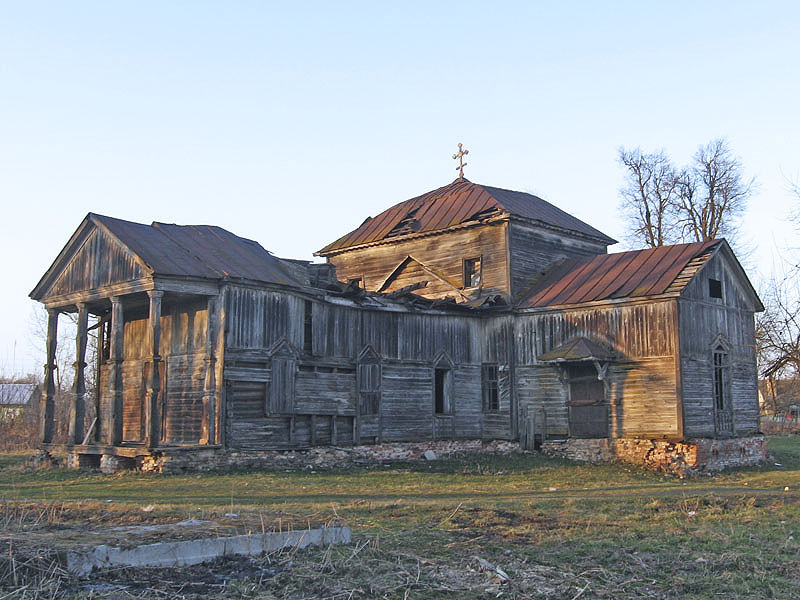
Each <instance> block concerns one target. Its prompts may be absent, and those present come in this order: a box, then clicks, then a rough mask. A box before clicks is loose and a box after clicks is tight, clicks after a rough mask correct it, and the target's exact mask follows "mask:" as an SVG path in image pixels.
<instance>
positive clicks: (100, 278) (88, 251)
mask: <svg viewBox="0 0 800 600" xmlns="http://www.w3.org/2000/svg"><path fill="white" fill-rule="evenodd" d="M143 275H144V272H143V270H142V267H141V265H140V264H139V263H138V261H137V260H136V259H135V258H134V256H133V255H132V254H131V253H130V252H129V251H128V250H126V249H125V248H124V247H123V246H121V245H120V244H119V243H118V242H117V241H116V240H114V239H113V238H111V237H110V236H109V235H107V234H106V233H105V232H103V231H100V230H99V229H94V230H92V231H91V232H89V234H88V236H87V237H86V240H85V241H84V242H83V244H82V245H81V247H80V249H79V250H77V252H75V254H73V255H72V257H71V259H70V262H69V264H68V265H67V266H66V268H65V269H64V271H63V272H62V273H61V274H60V275H59V276H58V278H57V279H56V281H55V282H54V283H53V285H52V287H51V289H50V291H49V293H50V294H51V295H53V296H61V295H66V294H70V293H73V292H84V291H88V290H96V289H98V288H102V287H105V286H108V285H112V284H115V283H120V282H126V281H135V280H137V279H140V278H142V277H143Z"/></svg>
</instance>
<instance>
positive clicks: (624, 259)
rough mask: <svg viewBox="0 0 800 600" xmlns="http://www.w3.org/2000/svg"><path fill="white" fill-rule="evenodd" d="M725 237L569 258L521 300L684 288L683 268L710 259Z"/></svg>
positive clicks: (542, 302)
mask: <svg viewBox="0 0 800 600" xmlns="http://www.w3.org/2000/svg"><path fill="white" fill-rule="evenodd" d="M722 242H723V240H709V241H705V242H694V243H691V244H678V245H675V246H661V247H658V248H648V249H647V250H635V251H632V252H619V253H615V254H601V255H598V256H592V257H584V258H575V259H569V260H565V261H563V262H561V263H559V264H557V265H556V266H554V267H553V268H552V269H551V270H550V271H548V272H547V273H545V275H544V276H543V277H542V278H541V279H540V280H539V281H537V282H535V283H534V285H533V286H532V287H531V288H530V289H529V290H528V291H527V292H526V293H525V294H524V296H523V298H522V300H521V301H520V302H519V303H518V305H517V306H518V307H519V308H541V307H546V306H560V305H569V304H580V303H582V302H592V301H595V300H611V299H615V298H636V297H641V296H654V295H658V294H663V293H665V292H667V290H669V291H670V292H679V291H680V289H675V287H674V286H672V283H673V282H674V281H675V280H676V279H677V278H678V276H679V275H680V274H681V272H682V271H683V270H684V269H685V268H686V267H687V266H689V265H690V264H691V265H692V268H693V269H695V270H696V269H697V268H698V265H697V259H699V258H702V257H705V260H708V258H709V257H710V256H711V252H710V250H711V249H712V248H713V247H716V246H717V245H719V244H721V243H722ZM686 282H688V279H687V280H686ZM681 289H682V288H681Z"/></svg>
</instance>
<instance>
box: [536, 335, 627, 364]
mask: <svg viewBox="0 0 800 600" xmlns="http://www.w3.org/2000/svg"><path fill="white" fill-rule="evenodd" d="M613 358H614V355H613V353H612V352H611V351H610V350H609V349H608V348H606V347H605V346H603V345H602V344H599V343H597V342H593V341H592V340H590V339H589V338H586V337H576V338H572V339H570V340H567V341H566V342H564V343H563V344H561V345H559V346H556V347H555V348H553V349H552V350H550V352H545V353H544V354H541V355H540V356H539V357H538V359H537V360H538V361H539V362H577V361H587V360H597V361H602V362H605V361H609V360H613Z"/></svg>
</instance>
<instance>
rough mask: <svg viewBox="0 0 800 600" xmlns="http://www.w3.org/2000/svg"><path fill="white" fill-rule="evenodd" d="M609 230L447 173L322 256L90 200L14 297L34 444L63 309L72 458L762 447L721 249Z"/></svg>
mask: <svg viewBox="0 0 800 600" xmlns="http://www.w3.org/2000/svg"><path fill="white" fill-rule="evenodd" d="M613 243H615V241H614V240H613V239H611V238H610V237H608V236H607V235H605V234H603V233H601V232H600V231H598V230H596V229H595V228H593V227H591V226H590V225H588V224H586V223H584V222H582V221H580V220H579V219H577V218H575V217H573V216H571V215H569V214H568V213H566V212H564V211H562V210H560V209H559V208H557V207H555V206H553V205H552V204H550V203H548V202H546V201H544V200H542V199H541V198H538V197H536V196H533V195H531V194H527V193H522V192H516V191H511V190H506V189H501V188H496V187H490V186H486V185H479V184H476V183H472V182H470V181H468V180H467V179H464V178H463V176H462V177H461V178H459V179H457V180H455V181H454V182H453V183H450V184H449V185H445V186H444V187H441V188H439V189H436V190H433V191H430V192H427V193H425V194H423V195H421V196H418V197H416V198H412V199H410V200H406V201H404V202H401V203H399V204H396V205H394V206H392V207H391V208H389V209H387V210H385V211H383V212H382V213H380V214H378V215H377V216H375V217H369V218H367V219H366V220H365V221H364V222H363V223H362V224H361V225H360V226H359V227H357V228H356V229H354V230H353V231H351V232H350V233H348V234H346V235H344V236H342V237H341V238H339V239H338V240H336V241H334V242H332V243H330V244H328V245H327V246H325V247H324V248H322V249H321V250H319V251H318V252H317V255H318V256H321V257H324V258H325V259H326V261H327V262H325V263H319V264H317V263H309V262H306V261H296V260H286V259H280V258H277V257H275V256H273V255H272V254H270V253H269V252H268V251H266V250H265V249H264V248H262V247H261V246H260V245H259V244H258V243H257V242H255V241H252V240H247V239H243V238H240V237H238V236H236V235H234V234H232V233H230V232H228V231H226V230H224V229H221V228H219V227H214V226H206V225H202V226H179V225H171V224H165V223H153V224H151V225H144V224H139V223H132V222H127V221H122V220H119V219H114V218H111V217H105V216H101V215H97V214H91V213H90V214H89V215H87V216H86V218H85V219H84V220H83V222H82V223H81V224H80V226H79V227H78V229H77V230H76V231H75V233H74V234H73V235H72V237H71V238H70V240H69V241H68V243H67V245H66V246H65V247H64V249H63V250H62V251H61V253H60V254H59V255H58V257H57V258H56V260H55V262H54V263H53V265H52V266H51V267H50V269H49V270H48V271H47V272H46V273H45V274H44V276H43V277H42V279H41V281H40V282H39V283H38V284H37V285H36V287H35V289H34V290H33V291H32V292H31V297H32V298H34V299H35V300H38V301H40V302H42V303H44V305H45V306H46V307H47V310H48V313H49V315H50V318H49V331H48V344H47V355H48V358H47V366H46V377H45V385H44V391H43V402H42V406H43V411H42V443H43V447H44V449H45V450H48V449H50V448H51V447H52V446H51V444H52V441H53V429H54V423H53V393H54V384H53V372H54V367H55V364H54V356H55V344H56V332H57V325H58V315H59V313H66V312H69V313H77V323H78V327H77V340H76V348H77V360H76V371H75V384H74V389H73V399H72V411H71V416H70V423H69V431H70V438H69V446H68V448H67V449H68V450H69V451H70V452H71V453H72V454H73V455H74V456H76V457H79V458H80V459H81V460H82V461H83V462H91V461H92V460H99V457H105V458H107V457H118V458H119V459H124V460H130V461H139V462H140V463H141V461H142V460H145V459H147V458H148V457H150V458H152V457H163V456H169V455H170V454H175V453H181V454H182V455H186V454H187V453H192V452H197V455H198V456H204V457H208V456H212V455H213V456H219V455H225V453H232V452H235V453H252V454H254V455H257V454H258V453H259V452H266V451H274V450H285V449H302V448H309V447H313V446H322V445H333V446H346V445H351V446H361V445H370V444H387V443H393V442H397V443H402V442H424V441H435V440H518V441H519V442H520V444H521V445H522V446H523V447H524V448H534V447H539V446H540V445H549V446H550V447H561V448H567V455H569V448H573V449H574V448H581V447H586V445H587V444H589V445H592V444H594V447H598V448H600V447H602V448H605V449H606V451H607V452H611V454H610V455H608V454H607V455H606V457H613V452H615V451H617V452H621V450H620V449H621V448H622V447H623V446H624V445H625V444H628V446H630V444H631V443H633V444H634V445H638V446H641V444H642V443H644V444H645V446H646V447H647V448H649V450H648V452H652V449H653V448H656V447H657V446H658V444H662V446H663V445H666V446H667V447H669V448H673V449H674V448H676V447H678V446H680V445H681V444H683V445H684V446H686V445H689V446H691V445H692V444H694V446H693V447H694V448H695V450H694V451H695V453H696V452H697V448H698V447H701V446H702V447H703V448H706V449H708V448H712V450H709V452H712V451H713V457H714V458H718V452H719V450H720V449H722V451H723V454H724V458H725V460H728V461H729V462H727V463H725V465H728V464H744V463H746V462H747V461H751V462H752V460H755V458H753V456H755V455H756V454H759V453H761V454H762V455H763V443H762V442H760V441H759V440H760V439H761V438H760V437H759V416H758V400H757V396H758V392H757V377H756V362H755V338H754V319H753V315H754V312H757V311H760V310H763V307H762V306H761V303H760V301H759V299H758V296H757V295H756V293H755V291H754V289H753V287H752V285H751V284H750V282H749V281H748V278H747V276H746V274H745V273H744V271H743V270H742V267H741V266H740V264H739V263H738V261H737V260H736V258H735V256H734V254H733V252H732V251H731V248H730V246H729V245H728V244H727V243H726V242H725V240H711V241H706V242H698V243H692V244H681V245H676V246H666V247H659V248H653V249H647V250H639V251H631V252H621V253H615V254H608V253H607V247H608V246H609V245H610V244H613ZM90 328H94V329H95V330H96V331H97V332H98V335H99V340H100V342H99V351H98V352H97V362H96V364H92V365H87V364H86V347H87V335H88V334H87V330H89V329H90ZM87 368H93V369H96V370H97V377H96V381H97V382H98V385H97V386H96V393H94V394H92V395H91V397H90V396H89V395H87V392H86V385H85V381H86V379H85V376H86V373H85V371H86V369H87ZM87 407H92V410H91V411H89V412H91V414H96V415H97V419H93V420H92V421H91V422H87V421H89V419H87V418H86V417H85V415H86V414H87ZM621 444H622V445H621ZM698 444H699V446H698ZM704 444H705V445H704ZM753 445H755V446H756V447H757V450H756V451H755V454H753V452H751V451H750V450H748V448H750V447H752V446H753ZM638 446H637V447H638ZM615 448H616V450H614V449H615ZM702 452H703V450H702V448H701V453H702ZM737 457H744V458H743V459H742V460H738V462H737ZM756 458H757V457H756ZM642 460H644V459H642ZM682 460H683V459H682ZM699 460H701V462H702V460H703V459H702V458H701V459H699ZM711 460H712V455H711V454H708V459H707V461H706V462H708V461H711ZM730 461H732V462H730ZM700 466H702V465H700Z"/></svg>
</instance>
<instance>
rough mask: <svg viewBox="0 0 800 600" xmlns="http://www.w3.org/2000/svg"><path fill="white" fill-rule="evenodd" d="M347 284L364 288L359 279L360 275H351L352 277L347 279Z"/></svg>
mask: <svg viewBox="0 0 800 600" xmlns="http://www.w3.org/2000/svg"><path fill="white" fill-rule="evenodd" d="M347 285H348V286H350V287H354V288H358V289H362V290H363V289H364V284H363V282H362V280H361V277H353V278H352V279H348V280H347Z"/></svg>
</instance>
